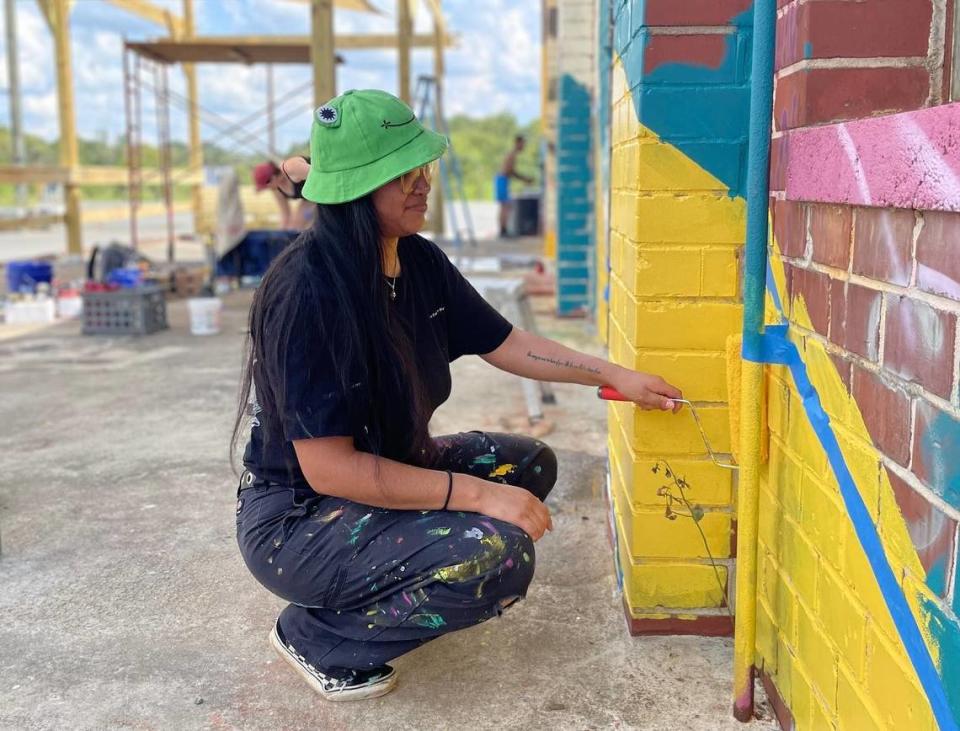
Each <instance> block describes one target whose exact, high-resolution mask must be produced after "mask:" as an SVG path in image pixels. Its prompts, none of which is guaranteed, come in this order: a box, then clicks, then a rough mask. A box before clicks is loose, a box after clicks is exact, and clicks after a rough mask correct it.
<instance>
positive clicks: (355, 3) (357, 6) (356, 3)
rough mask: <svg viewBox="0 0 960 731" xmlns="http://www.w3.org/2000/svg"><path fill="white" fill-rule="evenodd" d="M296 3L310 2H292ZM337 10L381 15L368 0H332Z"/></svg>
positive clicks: (305, 0) (300, 0) (308, 0)
mask: <svg viewBox="0 0 960 731" xmlns="http://www.w3.org/2000/svg"><path fill="white" fill-rule="evenodd" d="M292 1H293V2H298V3H308V2H310V1H311V0H292ZM333 4H334V5H335V6H336V7H337V9H339V10H353V11H355V12H358V13H373V14H374V15H382V13H381V12H380V10H379V9H378V8H377V7H376V6H374V5H372V4H371V3H370V2H369V0H334V3H333Z"/></svg>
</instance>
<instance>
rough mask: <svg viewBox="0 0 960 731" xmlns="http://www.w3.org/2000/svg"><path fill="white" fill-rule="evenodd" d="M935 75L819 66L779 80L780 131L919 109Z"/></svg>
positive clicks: (912, 70) (911, 70) (776, 115)
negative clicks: (931, 76)
mask: <svg viewBox="0 0 960 731" xmlns="http://www.w3.org/2000/svg"><path fill="white" fill-rule="evenodd" d="M929 87H930V76H929V74H928V73H927V70H926V69H925V68H922V67H917V68H893V67H883V68H814V69H805V70H801V71H795V72H794V73H791V74H787V75H786V76H778V77H777V93H776V99H775V101H774V120H775V121H776V123H777V129H778V130H787V129H795V128H797V127H807V126H809V125H813V124H823V123H826V122H840V121H843V120H848V119H862V118H864V117H870V116H874V115H878V114H889V113H891V112H904V111H911V110H914V109H920V108H922V107H923V106H924V104H925V103H926V101H927V93H928V90H929Z"/></svg>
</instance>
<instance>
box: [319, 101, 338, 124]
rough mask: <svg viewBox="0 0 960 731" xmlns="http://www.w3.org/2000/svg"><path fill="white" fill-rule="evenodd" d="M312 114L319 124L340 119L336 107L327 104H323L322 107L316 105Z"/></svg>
mask: <svg viewBox="0 0 960 731" xmlns="http://www.w3.org/2000/svg"><path fill="white" fill-rule="evenodd" d="M314 116H315V117H316V118H317V121H318V122H319V123H320V124H335V123H336V121H337V120H338V119H340V113H339V112H337V110H336V108H335V107H331V106H329V105H327V104H324V105H323V106H322V107H317V111H316V112H314Z"/></svg>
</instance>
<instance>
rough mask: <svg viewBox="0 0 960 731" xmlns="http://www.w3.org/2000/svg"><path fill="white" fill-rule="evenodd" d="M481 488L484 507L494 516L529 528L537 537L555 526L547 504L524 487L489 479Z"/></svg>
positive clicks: (485, 510) (530, 534) (484, 512)
mask: <svg viewBox="0 0 960 731" xmlns="http://www.w3.org/2000/svg"><path fill="white" fill-rule="evenodd" d="M484 483H485V484H484V486H483V489H482V491H481V492H480V496H481V497H480V510H479V511H478V512H480V513H483V514H484V515H487V516H489V517H491V518H496V519H497V520H503V521H506V522H507V523H513V525H515V526H517V527H518V528H521V529H522V530H524V531H526V533H527V535H529V536H530V537H531V538H532V539H533V540H534V541H539V540H540V539H541V538H543V534H544V533H546V532H547V531H548V530H553V519H552V518H551V517H550V511H549V510H548V509H547V506H546V505H544V504H543V503H542V502H540V500H539V499H537V497H536V496H535V495H534V494H533V493H531V492H528V491H527V490H524V489H523V488H522V487H515V486H513V485H504V484H501V483H499V482H486V481H484Z"/></svg>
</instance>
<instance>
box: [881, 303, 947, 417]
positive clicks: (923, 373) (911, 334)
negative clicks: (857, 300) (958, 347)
mask: <svg viewBox="0 0 960 731" xmlns="http://www.w3.org/2000/svg"><path fill="white" fill-rule="evenodd" d="M886 306H887V319H886V323H887V324H886V330H885V339H884V347H883V365H884V368H886V369H887V370H890V371H892V372H893V373H896V374H897V375H898V376H900V377H901V378H905V379H907V380H909V381H913V382H914V383H919V384H920V385H921V386H923V387H924V388H925V389H927V390H928V391H930V392H931V393H935V394H937V395H938V396H942V397H943V398H947V399H948V398H950V390H951V388H952V386H953V351H954V347H953V344H954V334H955V332H956V318H955V317H954V316H953V315H952V314H950V313H948V312H943V311H942V310H936V309H934V308H933V307H931V306H930V305H928V304H926V303H925V302H920V301H918V300H914V299H910V298H909V297H900V296H898V295H889V294H888V295H887V296H886Z"/></svg>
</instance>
